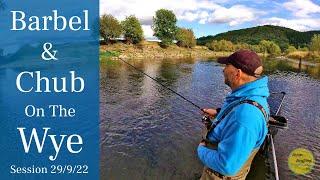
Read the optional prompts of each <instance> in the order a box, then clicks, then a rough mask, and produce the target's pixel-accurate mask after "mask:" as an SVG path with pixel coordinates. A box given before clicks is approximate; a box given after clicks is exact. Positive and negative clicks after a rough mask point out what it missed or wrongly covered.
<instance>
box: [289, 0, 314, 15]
mask: <svg viewBox="0 0 320 180" xmlns="http://www.w3.org/2000/svg"><path fill="white" fill-rule="evenodd" d="M283 7H284V8H286V9H287V10H289V11H291V12H292V13H293V15H294V16H296V17H302V18H307V17H310V14H314V13H320V6H319V5H317V4H315V3H313V2H312V1H311V0H291V1H289V2H286V3H284V4H283Z"/></svg>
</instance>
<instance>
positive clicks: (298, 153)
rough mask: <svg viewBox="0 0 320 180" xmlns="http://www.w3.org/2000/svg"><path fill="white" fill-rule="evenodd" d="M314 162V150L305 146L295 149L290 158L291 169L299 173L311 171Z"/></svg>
mask: <svg viewBox="0 0 320 180" xmlns="http://www.w3.org/2000/svg"><path fill="white" fill-rule="evenodd" d="M314 163H315V162H314V157H313V154H312V152H311V151H309V150H307V149H304V148H297V149H295V150H293V151H292V152H291V153H290V155H289V158H288V165H289V169H290V170H291V171H292V172H294V173H295V174H298V175H302V174H307V173H309V172H310V171H311V170H312V169H313V166H314Z"/></svg>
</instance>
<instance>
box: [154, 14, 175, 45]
mask: <svg viewBox="0 0 320 180" xmlns="http://www.w3.org/2000/svg"><path fill="white" fill-rule="evenodd" d="M176 23H177V18H176V15H175V14H174V13H173V12H172V11H170V10H166V9H159V10H158V11H156V16H155V17H153V25H152V29H153V31H154V36H156V37H157V38H159V39H160V40H161V43H160V45H162V47H168V46H169V45H170V44H172V43H173V42H172V41H173V40H174V39H175V35H176V33H177V30H178V28H177V26H176Z"/></svg>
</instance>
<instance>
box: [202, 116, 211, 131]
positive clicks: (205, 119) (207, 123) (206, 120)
mask: <svg viewBox="0 0 320 180" xmlns="http://www.w3.org/2000/svg"><path fill="white" fill-rule="evenodd" d="M201 121H202V123H203V124H204V125H205V126H206V128H207V129H210V127H211V125H212V121H211V119H210V117H209V116H208V115H204V116H202V118H201Z"/></svg>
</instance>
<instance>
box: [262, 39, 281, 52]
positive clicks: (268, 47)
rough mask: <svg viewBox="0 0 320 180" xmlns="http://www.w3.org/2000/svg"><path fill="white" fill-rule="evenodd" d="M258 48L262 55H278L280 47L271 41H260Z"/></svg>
mask: <svg viewBox="0 0 320 180" xmlns="http://www.w3.org/2000/svg"><path fill="white" fill-rule="evenodd" d="M259 46H260V48H261V50H262V52H264V53H269V54H271V55H280V54H281V49H280V47H279V46H278V45H277V44H276V43H275V42H273V41H267V40H262V41H260V43H259Z"/></svg>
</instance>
